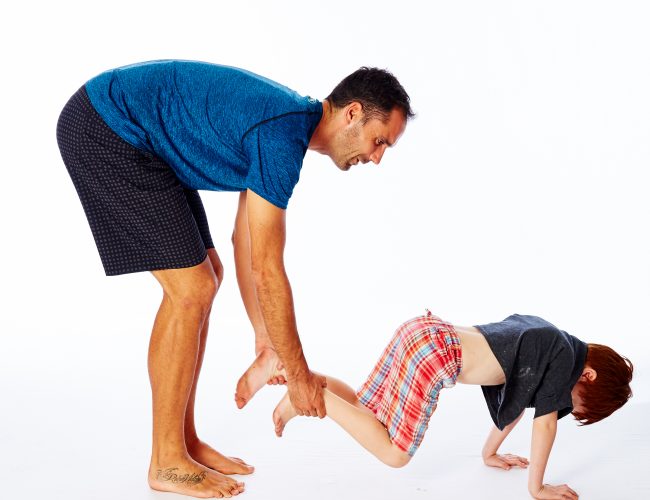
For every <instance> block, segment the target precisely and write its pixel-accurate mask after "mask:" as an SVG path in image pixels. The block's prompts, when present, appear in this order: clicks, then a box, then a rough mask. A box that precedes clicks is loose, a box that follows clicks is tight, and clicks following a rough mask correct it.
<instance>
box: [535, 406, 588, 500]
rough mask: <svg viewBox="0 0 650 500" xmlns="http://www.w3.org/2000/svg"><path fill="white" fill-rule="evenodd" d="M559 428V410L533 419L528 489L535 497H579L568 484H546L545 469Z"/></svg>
mask: <svg viewBox="0 0 650 500" xmlns="http://www.w3.org/2000/svg"><path fill="white" fill-rule="evenodd" d="M556 430H557V412H556V411H555V412H552V413H547V414H546V415H542V416H541V417H537V418H536V419H534V420H533V436H532V441H531V446H530V469H529V472H528V491H529V492H530V494H531V495H532V497H533V498H540V499H556V498H557V499H566V498H569V499H572V500H573V499H577V498H578V494H577V493H576V492H575V491H573V490H572V489H571V488H569V486H567V485H566V484H563V485H560V486H552V485H549V484H544V471H545V470H546V464H547V463H548V457H549V455H550V454H551V448H552V447H553V441H554V440H555V433H556Z"/></svg>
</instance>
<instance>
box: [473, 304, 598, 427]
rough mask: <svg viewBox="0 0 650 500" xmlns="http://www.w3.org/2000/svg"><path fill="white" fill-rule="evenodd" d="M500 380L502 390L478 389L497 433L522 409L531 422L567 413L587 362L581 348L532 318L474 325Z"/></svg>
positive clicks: (579, 343) (498, 387)
mask: <svg viewBox="0 0 650 500" xmlns="http://www.w3.org/2000/svg"><path fill="white" fill-rule="evenodd" d="M476 328H478V330H479V331H480V332H481V333H482V334H483V335H484V336H485V338H486V340H487V342H488V344H489V345H490V349H492V352H493V353H494V355H495V356H496V358H497V360H498V361H499V364H500V365H501V368H503V371H504V373H505V375H506V381H505V383H504V384H501V385H495V386H482V389H483V395H484V396H485V401H486V402H487V405H488V409H489V410H490V415H491V416H492V420H493V421H494V424H495V425H496V426H497V427H498V428H499V429H501V430H503V429H504V427H505V426H506V425H508V424H510V423H511V422H513V421H514V420H515V419H516V418H517V417H518V416H519V415H520V414H521V412H522V411H523V410H524V409H525V408H535V418H537V417H540V416H542V415H546V414H548V413H551V412H554V411H557V412H558V419H559V418H562V417H564V416H565V415H568V414H569V413H571V411H572V410H573V404H572V402H571V390H572V389H573V386H574V385H575V384H576V382H577V381H578V378H580V375H581V374H582V370H583V368H584V365H585V360H586V358H587V344H585V343H584V342H582V341H581V340H579V339H577V338H576V337H574V336H572V335H569V334H568V333H566V332H564V331H562V330H560V329H558V328H556V327H555V326H554V325H552V324H551V323H549V322H548V321H546V320H544V319H542V318H538V317H536V316H525V315H520V314H513V315H512V316H509V317H507V318H506V319H505V320H503V321H501V322H498V323H490V324H487V325H476Z"/></svg>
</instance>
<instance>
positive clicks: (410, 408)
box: [357, 311, 462, 456]
mask: <svg viewBox="0 0 650 500" xmlns="http://www.w3.org/2000/svg"><path fill="white" fill-rule="evenodd" d="M461 367H462V360H461V346H460V339H459V338H458V334H457V333H456V331H455V330H454V327H453V325H451V324H449V323H446V322H444V321H443V320H441V319H440V318H438V317H437V316H434V315H433V314H431V312H429V311H427V314H426V315H425V316H418V317H416V318H413V319H411V320H409V321H407V322H406V323H404V324H402V325H401V326H400V327H399V328H398V329H397V331H396V332H395V335H394V336H393V338H392V340H391V341H390V343H389V344H388V346H387V347H386V349H385V350H384V352H383V354H382V355H381V358H379V361H378V362H377V364H376V365H375V368H374V369H373V371H372V373H370V376H369V377H368V379H367V380H366V383H365V384H363V386H362V387H361V388H360V389H359V390H358V391H357V398H358V399H359V401H361V403H363V404H364V405H365V406H367V407H368V408H369V409H370V410H372V411H373V412H374V413H375V416H376V417H377V420H379V421H380V422H381V423H382V424H384V426H385V427H386V429H387V430H388V435H389V436H390V439H391V441H392V442H393V443H394V444H395V445H396V446H398V447H399V448H400V449H401V450H403V451H405V452H406V453H408V454H409V455H410V456H413V455H414V454H415V452H416V451H417V449H418V446H420V443H421V442H422V438H424V433H425V432H426V430H427V427H428V425H429V419H430V418H431V415H432V413H433V411H434V410H435V408H436V404H437V403H438V395H439V393H440V390H441V389H442V388H443V387H453V386H454V385H455V384H456V378H457V377H458V374H459V373H460V370H461Z"/></svg>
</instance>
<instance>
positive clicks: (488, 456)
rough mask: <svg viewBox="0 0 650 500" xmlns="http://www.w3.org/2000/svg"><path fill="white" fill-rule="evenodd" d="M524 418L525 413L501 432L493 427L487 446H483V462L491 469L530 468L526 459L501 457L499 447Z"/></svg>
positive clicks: (503, 455) (507, 455)
mask: <svg viewBox="0 0 650 500" xmlns="http://www.w3.org/2000/svg"><path fill="white" fill-rule="evenodd" d="M523 416H524V412H523V411H522V412H521V414H520V415H519V416H518V417H517V418H516V419H515V420H514V421H513V422H511V423H510V424H508V425H507V426H506V427H505V428H504V429H503V430H499V428H498V427H497V426H493V427H492V430H491V431H490V434H489V435H488V438H487V440H486V441H485V445H483V451H482V453H481V454H482V456H483V462H484V463H485V465H488V466H490V467H499V468H501V469H505V470H510V468H511V467H521V468H524V469H525V468H526V467H528V460H527V459H526V458H524V457H519V456H517V455H511V454H510V453H506V454H502V455H499V454H498V453H497V452H498V451H499V447H500V446H501V443H503V441H504V440H505V439H506V437H508V434H510V431H511V430H512V429H514V428H515V425H517V423H518V422H519V421H520V420H521V417H523Z"/></svg>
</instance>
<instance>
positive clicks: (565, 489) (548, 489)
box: [530, 484, 578, 500]
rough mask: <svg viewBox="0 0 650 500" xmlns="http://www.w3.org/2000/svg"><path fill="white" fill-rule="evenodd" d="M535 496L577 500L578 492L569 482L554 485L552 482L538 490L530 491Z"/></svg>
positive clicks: (552, 499) (554, 499)
mask: <svg viewBox="0 0 650 500" xmlns="http://www.w3.org/2000/svg"><path fill="white" fill-rule="evenodd" d="M530 494H531V496H532V497H533V498H539V499H545V500H546V499H549V500H556V499H557V500H577V499H578V494H577V493H576V492H575V491H573V490H572V489H571V488H569V485H568V484H561V485H559V486H553V485H550V484H543V485H542V487H541V488H540V489H539V491H537V492H533V491H531V492H530Z"/></svg>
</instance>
